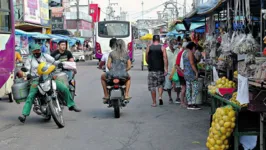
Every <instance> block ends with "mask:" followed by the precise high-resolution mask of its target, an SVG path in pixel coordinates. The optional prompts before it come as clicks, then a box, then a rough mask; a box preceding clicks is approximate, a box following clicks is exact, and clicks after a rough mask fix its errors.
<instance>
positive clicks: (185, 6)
mask: <svg viewBox="0 0 266 150" xmlns="http://www.w3.org/2000/svg"><path fill="white" fill-rule="evenodd" d="M186 9H187V0H184V12H183V13H184V14H183V16H184V17H185V16H186V13H187V10H186Z"/></svg>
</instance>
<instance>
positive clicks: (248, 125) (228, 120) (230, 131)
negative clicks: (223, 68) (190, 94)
mask: <svg viewBox="0 0 266 150" xmlns="http://www.w3.org/2000/svg"><path fill="white" fill-rule="evenodd" d="M236 73H237V72H235V73H234V74H235V75H236ZM249 84H252V85H250V86H252V87H249V100H250V102H249V104H247V103H246V104H241V103H240V101H238V100H237V98H238V94H237V91H238V89H236V83H235V82H233V81H230V80H228V79H227V78H226V77H223V78H219V79H218V80H217V81H216V82H215V83H214V84H213V85H210V86H208V90H209V91H208V94H209V96H210V99H211V118H210V122H211V124H210V129H209V136H208V138H207V142H206V146H207V147H208V148H209V149H210V150H212V149H215V150H216V149H217V150H225V149H234V150H238V149H239V146H240V145H242V146H243V144H245V143H244V142H243V141H244V140H243V139H249V140H250V136H251V140H252V141H255V142H253V147H257V148H258V147H259V146H262V148H264V144H263V143H264V137H263V135H264V131H263V130H264V123H263V121H262V120H263V118H264V117H263V113H262V112H263V111H264V109H262V108H261V107H265V105H264V104H261V105H259V107H258V106H257V105H256V104H257V103H258V102H262V101H259V100H261V98H262V97H263V98H264V99H265V98H266V93H264V92H263V90H262V87H258V85H259V84H258V83H255V82H250V81H249ZM254 85H255V86H254ZM258 136H259V137H260V138H259V139H260V140H259V142H257V141H258V140H257V137H258ZM257 143H260V145H259V144H257ZM243 147H245V146H243Z"/></svg>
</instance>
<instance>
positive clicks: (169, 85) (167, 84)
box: [163, 73, 173, 90]
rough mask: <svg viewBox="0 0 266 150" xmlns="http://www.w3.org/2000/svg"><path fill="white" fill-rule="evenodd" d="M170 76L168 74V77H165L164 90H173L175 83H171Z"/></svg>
mask: <svg viewBox="0 0 266 150" xmlns="http://www.w3.org/2000/svg"><path fill="white" fill-rule="evenodd" d="M169 77H170V74H169V73H168V74H167V76H165V81H164V88H163V89H164V90H171V89H172V83H173V81H171V80H170V79H169Z"/></svg>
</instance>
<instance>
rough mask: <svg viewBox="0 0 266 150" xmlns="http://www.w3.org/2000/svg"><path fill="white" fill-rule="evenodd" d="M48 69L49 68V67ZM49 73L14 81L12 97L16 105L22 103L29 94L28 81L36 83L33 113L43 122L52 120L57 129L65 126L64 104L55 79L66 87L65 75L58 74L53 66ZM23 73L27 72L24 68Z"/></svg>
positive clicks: (62, 73)
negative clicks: (40, 117)
mask: <svg viewBox="0 0 266 150" xmlns="http://www.w3.org/2000/svg"><path fill="white" fill-rule="evenodd" d="M49 68H50V67H49ZM52 68H53V69H52V70H53V71H51V73H49V74H47V75H45V74H39V77H37V76H36V77H32V78H31V79H30V80H29V81H27V80H23V79H17V80H15V84H14V85H13V86H12V93H13V97H14V99H15V100H16V102H17V103H20V102H24V101H25V100H26V98H27V96H28V94H29V89H30V83H31V82H30V81H34V80H35V81H38V85H37V86H38V94H37V96H36V98H35V100H34V103H33V111H34V112H35V113H36V114H37V115H40V116H43V117H44V119H45V120H50V119H51V117H53V120H54V121H55V123H56V124H57V126H58V127H59V128H63V127H64V126H65V122H64V118H63V109H64V106H66V102H65V101H64V99H63V95H62V94H61V93H60V92H58V91H57V90H56V83H55V79H58V80H61V81H63V82H64V83H65V84H66V85H67V86H68V80H67V75H66V74H65V73H64V72H60V73H58V72H57V71H56V70H55V66H53V65H52ZM21 70H22V71H23V72H28V70H27V69H26V68H24V67H23V68H22V69H21Z"/></svg>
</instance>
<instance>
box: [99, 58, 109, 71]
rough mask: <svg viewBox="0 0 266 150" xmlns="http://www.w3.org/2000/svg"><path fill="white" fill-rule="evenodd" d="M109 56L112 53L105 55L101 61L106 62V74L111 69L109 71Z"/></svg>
mask: <svg viewBox="0 0 266 150" xmlns="http://www.w3.org/2000/svg"><path fill="white" fill-rule="evenodd" d="M109 54H110V53H105V54H103V56H102V59H101V61H104V62H105V71H106V72H108V71H109V69H108V67H107V62H108V57H109Z"/></svg>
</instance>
